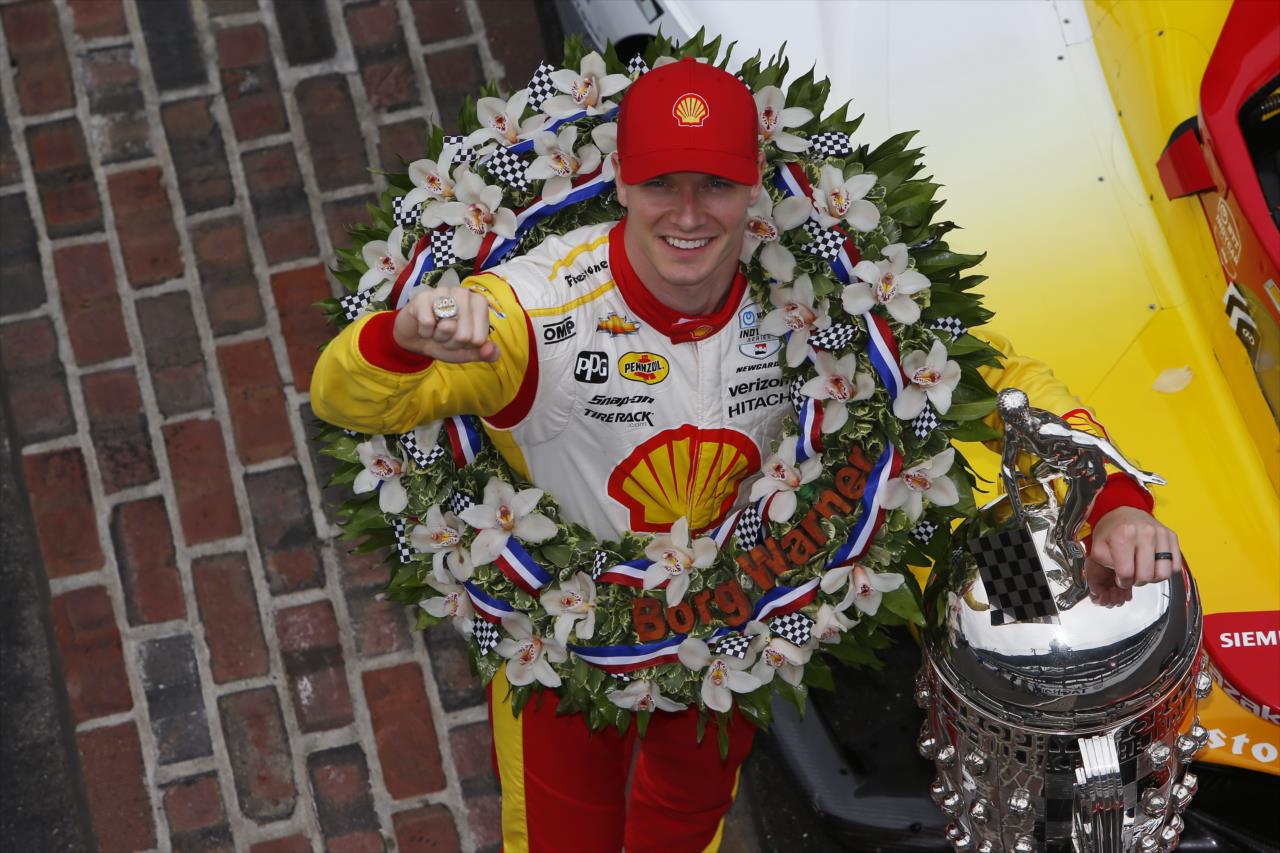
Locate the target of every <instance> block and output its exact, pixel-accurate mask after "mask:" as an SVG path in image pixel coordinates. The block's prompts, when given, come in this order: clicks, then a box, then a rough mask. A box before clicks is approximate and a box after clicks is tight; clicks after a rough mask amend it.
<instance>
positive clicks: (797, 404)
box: [790, 376, 807, 415]
mask: <svg viewBox="0 0 1280 853" xmlns="http://www.w3.org/2000/svg"><path fill="white" fill-rule="evenodd" d="M803 387H804V380H803V379H801V378H800V377H799V376H797V377H796V378H795V379H792V380H791V389H790V392H791V408H793V409H795V410H796V414H797V415H798V414H800V410H801V409H802V408H804V401H805V400H806V399H807V398H806V397H805V395H803V394H801V393H800V389H801V388H803Z"/></svg>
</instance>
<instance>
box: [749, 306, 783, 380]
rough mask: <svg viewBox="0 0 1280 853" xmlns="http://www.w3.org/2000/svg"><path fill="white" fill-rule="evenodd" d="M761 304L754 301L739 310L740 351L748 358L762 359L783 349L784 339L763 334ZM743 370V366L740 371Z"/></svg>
mask: <svg viewBox="0 0 1280 853" xmlns="http://www.w3.org/2000/svg"><path fill="white" fill-rule="evenodd" d="M759 325H760V306H759V305H756V304H755V303H754V302H753V303H752V304H750V305H748V306H746V307H745V308H743V309H742V310H741V311H739V312H738V326H739V327H740V328H739V329H738V342H739V343H738V352H740V353H742V354H743V355H745V356H746V357H747V358H754V359H757V360H762V359H766V358H769V357H770V356H772V355H773V354H774V353H776V352H777V351H778V350H780V349H782V340H781V339H779V338H777V337H774V336H773V335H765V334H761V332H760V329H759V328H758V326H759ZM738 372H741V368H739V371H738Z"/></svg>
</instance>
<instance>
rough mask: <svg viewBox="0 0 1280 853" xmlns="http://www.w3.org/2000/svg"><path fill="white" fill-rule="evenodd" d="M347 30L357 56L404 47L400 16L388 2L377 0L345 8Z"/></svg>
mask: <svg viewBox="0 0 1280 853" xmlns="http://www.w3.org/2000/svg"><path fill="white" fill-rule="evenodd" d="M347 30H348V31H349V32H350V33H351V44H352V46H353V47H354V48H355V49H356V53H357V54H369V53H375V52H377V51H379V50H383V49H386V48H392V49H395V48H397V47H402V46H403V45H404V38H403V37H402V36H401V35H400V15H399V13H397V12H396V7H395V4H394V3H391V2H390V0H378V2H375V3H365V4H362V5H359V6H350V7H348V8H347Z"/></svg>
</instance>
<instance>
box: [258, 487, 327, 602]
mask: <svg viewBox="0 0 1280 853" xmlns="http://www.w3.org/2000/svg"><path fill="white" fill-rule="evenodd" d="M244 485H245V490H246V491H247V492H248V493H249V510H250V514H251V515H252V517H253V530H254V535H255V537H256V538H257V540H258V549H259V552H260V553H261V555H262V564H263V568H264V569H265V570H266V575H267V588H268V589H270V590H271V593H272V594H273V595H280V594H281V593H285V592H294V591H296V590H299V589H311V588H315V587H321V586H324V567H323V566H322V565H321V563H320V552H319V548H318V546H317V543H316V529H315V524H314V522H313V521H312V519H311V501H310V499H309V498H308V497H307V485H306V482H305V481H304V480H303V478H302V470H301V469H300V468H298V467H297V466H296V465H293V466H289V467H287V468H276V469H274V470H272V471H261V472H259V473H256V474H250V475H249V476H247V477H245V479H244Z"/></svg>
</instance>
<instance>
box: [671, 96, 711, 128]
mask: <svg viewBox="0 0 1280 853" xmlns="http://www.w3.org/2000/svg"><path fill="white" fill-rule="evenodd" d="M671 115H673V116H675V119H676V123H677V124H679V125H680V126H681V127H702V123H703V122H705V121H706V120H707V116H709V115H711V107H709V106H707V99H706V98H704V97H702V96H701V95H699V94H698V93H697V92H688V93H686V94H683V95H681V96H680V97H678V98H676V102H675V104H673V105H672V107H671Z"/></svg>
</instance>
